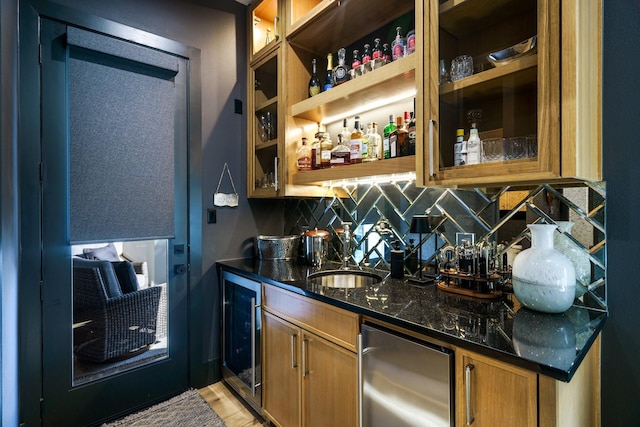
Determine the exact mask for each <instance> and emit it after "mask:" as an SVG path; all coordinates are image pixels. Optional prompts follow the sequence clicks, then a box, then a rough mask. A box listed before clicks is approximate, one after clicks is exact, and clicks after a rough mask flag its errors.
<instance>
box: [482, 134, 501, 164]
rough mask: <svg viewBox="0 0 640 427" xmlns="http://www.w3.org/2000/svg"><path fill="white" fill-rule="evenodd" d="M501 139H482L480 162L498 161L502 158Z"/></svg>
mask: <svg viewBox="0 0 640 427" xmlns="http://www.w3.org/2000/svg"><path fill="white" fill-rule="evenodd" d="M502 147H503V139H502V138H487V139H483V140H482V163H489V162H499V161H501V160H502V159H503V151H502Z"/></svg>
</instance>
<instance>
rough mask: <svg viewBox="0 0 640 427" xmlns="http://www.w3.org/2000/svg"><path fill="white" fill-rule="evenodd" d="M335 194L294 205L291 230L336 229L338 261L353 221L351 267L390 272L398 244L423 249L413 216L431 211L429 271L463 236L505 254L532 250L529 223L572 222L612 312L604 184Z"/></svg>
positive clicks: (392, 188)
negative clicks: (342, 232) (343, 232)
mask: <svg viewBox="0 0 640 427" xmlns="http://www.w3.org/2000/svg"><path fill="white" fill-rule="evenodd" d="M328 194H330V195H329V196H326V197H322V198H314V199H290V200H287V201H286V202H285V203H286V204H285V208H286V209H285V212H286V215H287V217H286V219H285V231H286V232H287V233H291V234H295V233H300V232H302V231H305V230H308V229H314V228H317V229H322V230H327V231H329V232H330V233H331V236H332V238H331V241H330V247H329V257H330V259H331V260H336V261H337V260H339V259H340V256H341V254H342V249H341V242H340V239H339V237H338V235H337V233H336V230H338V229H341V228H342V222H343V221H348V222H351V223H352V225H351V228H352V230H353V237H352V240H351V251H350V254H351V263H352V264H357V265H368V266H371V267H375V268H379V269H383V270H389V254H390V249H391V248H392V245H394V244H396V245H400V247H401V248H403V249H405V254H406V256H407V257H409V253H410V252H411V248H416V247H417V244H418V241H419V240H420V236H419V235H416V234H411V233H410V232H409V228H410V224H411V218H412V217H413V215H418V214H425V213H426V214H428V215H430V222H431V223H432V228H433V231H432V232H431V233H428V234H424V235H422V241H421V242H420V243H421V244H422V253H423V255H422V258H423V263H424V264H425V265H429V264H430V263H432V262H433V261H434V258H435V257H436V256H437V255H438V252H439V251H440V250H441V249H443V248H444V247H447V246H454V245H455V244H456V234H457V233H473V234H474V236H475V242H476V243H478V242H483V241H486V242H487V243H490V244H491V243H495V244H497V243H503V245H504V249H503V251H508V250H509V249H511V248H512V247H514V246H515V247H518V246H517V245H520V246H522V248H527V247H529V246H530V234H529V231H528V229H527V227H526V224H531V223H535V222H542V223H554V222H556V221H567V220H568V221H572V222H574V223H575V225H574V226H573V228H572V229H571V231H570V234H569V233H567V235H568V238H569V239H570V240H571V241H573V243H574V244H575V245H577V247H579V248H580V250H581V254H582V255H583V256H584V257H586V258H588V259H589V262H590V264H591V278H590V280H589V282H590V284H589V291H590V292H591V293H592V294H593V295H594V296H596V297H597V298H598V300H599V301H600V302H601V303H602V307H603V309H606V280H605V271H606V250H605V246H606V245H605V243H606V236H605V201H606V195H605V186H604V183H583V184H577V185H575V186H571V187H555V186H551V185H548V184H543V185H539V186H537V187H535V188H529V189H527V190H522V189H517V190H516V189H513V188H510V187H504V188H499V189H491V190H490V191H487V190H482V189H478V188H476V189H473V190H469V189H467V190H458V189H456V190H453V189H436V188H419V187H416V186H415V184H414V182H413V181H406V182H395V183H386V184H366V185H354V186H348V187H340V188H334V189H333V191H328ZM340 194H341V195H342V196H343V197H339V195H340ZM345 194H346V195H347V196H346V197H345ZM412 243H413V244H412ZM496 256H502V253H497V254H496ZM406 273H407V274H412V273H415V272H413V271H408V270H407V271H406Z"/></svg>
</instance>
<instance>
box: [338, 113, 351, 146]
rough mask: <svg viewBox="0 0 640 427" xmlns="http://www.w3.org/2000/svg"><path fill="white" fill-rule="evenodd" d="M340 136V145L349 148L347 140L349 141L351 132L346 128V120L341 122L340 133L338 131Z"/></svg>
mask: <svg viewBox="0 0 640 427" xmlns="http://www.w3.org/2000/svg"><path fill="white" fill-rule="evenodd" d="M340 135H342V143H343V144H344V145H346V146H347V147H349V140H350V139H351V130H349V128H348V127H347V119H344V120H343V121H342V131H340Z"/></svg>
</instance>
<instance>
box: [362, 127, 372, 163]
mask: <svg viewBox="0 0 640 427" xmlns="http://www.w3.org/2000/svg"><path fill="white" fill-rule="evenodd" d="M370 135H371V123H369V124H367V131H366V132H363V136H362V161H363V162H367V161H369V160H368V159H369V136H370Z"/></svg>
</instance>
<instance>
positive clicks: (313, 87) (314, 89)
mask: <svg viewBox="0 0 640 427" xmlns="http://www.w3.org/2000/svg"><path fill="white" fill-rule="evenodd" d="M320 88H321V86H320V79H319V78H318V70H317V67H316V59H315V58H313V60H312V61H311V78H310V79H309V97H312V96H315V95H317V94H319V93H320Z"/></svg>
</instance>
